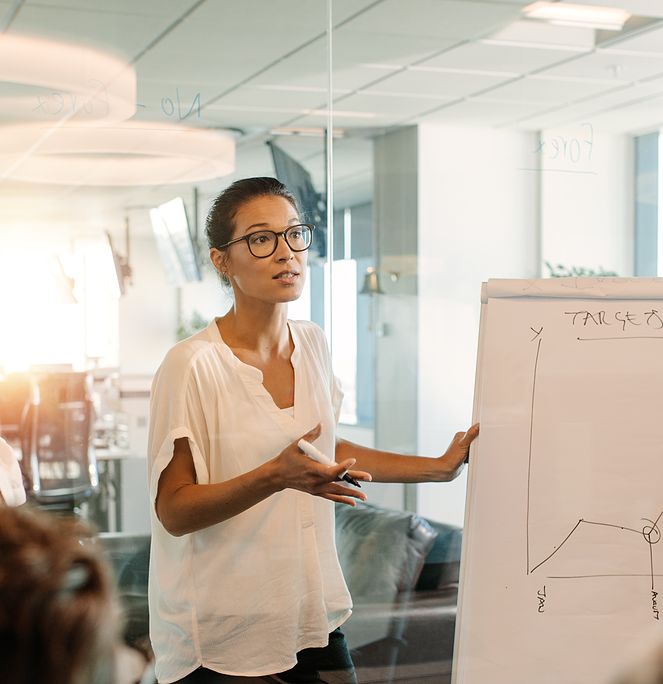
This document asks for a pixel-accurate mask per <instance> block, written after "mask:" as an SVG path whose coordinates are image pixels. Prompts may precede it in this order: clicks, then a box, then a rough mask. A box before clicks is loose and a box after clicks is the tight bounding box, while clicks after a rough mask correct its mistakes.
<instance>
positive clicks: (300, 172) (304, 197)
mask: <svg viewBox="0 0 663 684" xmlns="http://www.w3.org/2000/svg"><path fill="white" fill-rule="evenodd" d="M267 145H269V149H270V150H271V153H272V159H273V161H274V173H275V176H276V178H278V180H280V181H281V183H284V184H285V185H286V186H287V188H288V190H290V192H291V193H292V194H293V195H294V196H295V199H296V200H297V203H298V204H299V208H300V210H301V218H302V221H304V222H305V223H312V224H314V225H315V231H314V232H313V244H312V245H311V254H312V255H313V256H315V257H318V258H320V259H324V258H325V257H326V256H327V204H326V202H325V199H324V196H323V195H322V194H320V193H319V192H317V191H316V189H315V187H314V186H313V180H312V179H311V174H310V173H309V172H308V171H307V170H306V169H305V168H304V167H303V166H302V165H301V164H300V163H299V162H298V161H297V160H296V159H293V158H292V157H291V156H290V155H289V154H288V153H287V152H286V151H285V150H283V149H282V148H281V147H279V146H278V145H276V144H275V143H273V142H271V141H268V142H267Z"/></svg>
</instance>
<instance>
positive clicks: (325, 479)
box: [274, 424, 371, 506]
mask: <svg viewBox="0 0 663 684" xmlns="http://www.w3.org/2000/svg"><path fill="white" fill-rule="evenodd" d="M320 433H321V426H320V424H318V425H316V427H314V428H313V430H310V431H309V432H307V433H306V434H305V435H302V436H301V437H300V438H299V439H305V440H306V441H307V442H313V441H315V440H316V439H317V438H318V437H320ZM299 439H297V440H295V441H294V442H292V443H291V444H289V445H288V446H287V447H286V448H285V449H284V450H283V451H282V452H281V453H280V454H279V455H278V456H277V457H276V458H275V459H274V465H275V467H276V472H277V477H278V478H279V483H280V485H281V487H282V489H298V490H299V491H300V492H306V493H307V494H312V495H313V496H320V497H322V498H323V499H329V500H330V501H336V502H338V503H343V504H347V505H349V506H354V505H355V499H359V500H360V501H365V500H366V494H365V493H364V492H362V491H360V490H358V489H356V488H355V487H352V486H349V485H347V484H345V482H344V481H343V480H338V476H339V475H341V474H342V473H344V472H345V471H347V472H348V474H349V475H351V476H352V477H354V478H355V479H356V480H363V481H365V482H369V481H370V480H371V476H370V474H369V473H366V472H364V471H363V470H350V468H351V467H352V466H353V465H354V464H355V459H354V458H348V459H346V460H345V461H343V462H341V463H335V464H333V465H323V464H322V463H318V462H317V461H314V460H313V459H312V458H309V457H308V456H307V455H306V454H305V453H304V452H303V451H302V450H301V449H300V448H299V447H298V446H297V443H298V442H299ZM328 457H329V458H330V459H331V460H333V454H332V455H331V456H330V455H328Z"/></svg>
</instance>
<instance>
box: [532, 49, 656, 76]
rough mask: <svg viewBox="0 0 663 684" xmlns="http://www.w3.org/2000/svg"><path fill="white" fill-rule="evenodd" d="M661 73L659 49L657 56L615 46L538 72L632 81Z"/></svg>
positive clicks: (552, 74) (550, 74)
mask: <svg viewBox="0 0 663 684" xmlns="http://www.w3.org/2000/svg"><path fill="white" fill-rule="evenodd" d="M657 74H663V53H662V54H661V56H660V57H653V56H651V55H647V56H640V55H631V54H623V53H620V52H619V51H618V50H613V49H605V50H597V51H596V52H594V53H591V54H588V55H579V56H578V57H577V58H576V59H574V60H573V61H571V62H567V63H566V64H560V65H559V66H553V67H550V68H547V69H544V70H543V71H542V72H541V75H544V76H561V77H569V76H570V77H573V78H594V79H607V80H610V79H614V80H615V81H616V82H619V81H621V82H624V81H626V82H632V81H638V80H640V79H642V78H648V77H650V76H654V75H657Z"/></svg>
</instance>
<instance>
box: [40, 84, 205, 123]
mask: <svg viewBox="0 0 663 684" xmlns="http://www.w3.org/2000/svg"><path fill="white" fill-rule="evenodd" d="M86 86H87V87H88V88H89V89H90V90H92V91H95V93H94V95H90V96H88V95H85V96H84V95H77V94H76V93H70V92H65V91H58V90H54V91H52V92H50V93H47V94H40V95H38V96H37V106H36V107H35V108H34V109H33V110H32V111H33V112H40V113H42V114H46V115H47V116H61V115H63V116H66V115H69V114H71V115H73V114H79V115H88V116H94V117H97V118H103V117H105V116H108V114H109V112H110V105H109V102H108V91H107V90H106V87H105V86H104V84H103V83H102V82H101V81H95V80H90V81H88V82H87V83H86ZM136 106H137V107H140V108H141V109H149V108H148V106H147V105H145V104H141V103H137V104H136ZM159 109H160V111H161V114H163V115H164V116H166V117H168V118H169V119H171V118H176V119H177V120H178V121H184V120H185V119H189V118H194V117H195V118H197V119H199V118H200V93H196V94H195V95H194V96H193V98H192V99H191V100H190V101H188V100H186V99H185V98H184V97H183V96H182V95H181V94H180V91H179V88H175V95H174V97H170V96H164V97H162V98H161V102H160V103H159Z"/></svg>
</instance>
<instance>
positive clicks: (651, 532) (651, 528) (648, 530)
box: [530, 511, 663, 593]
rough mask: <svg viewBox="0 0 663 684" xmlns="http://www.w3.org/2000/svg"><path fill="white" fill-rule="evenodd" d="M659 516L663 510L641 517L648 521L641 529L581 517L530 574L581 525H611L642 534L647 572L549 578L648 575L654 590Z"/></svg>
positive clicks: (659, 532)
mask: <svg viewBox="0 0 663 684" xmlns="http://www.w3.org/2000/svg"><path fill="white" fill-rule="evenodd" d="M661 516H663V511H661V513H659V516H658V518H656V520H651V519H649V518H642V520H643V521H644V522H646V523H649V524H647V525H645V526H644V527H643V528H642V529H641V530H636V529H635V528H633V527H626V526H625V525H615V524H613V523H606V522H600V521H597V520H584V519H583V518H580V520H578V522H577V523H576V524H575V525H574V526H573V528H572V529H571V531H570V532H569V533H568V534H567V535H566V537H564V539H563V540H562V541H561V542H560V543H559V544H557V545H556V546H555V550H554V551H553V552H552V553H551V554H549V555H548V556H546V557H545V558H544V559H543V560H542V561H540V562H539V563H537V564H536V565H535V566H534V567H533V568H532V569H531V570H530V574H532V573H533V572H534V571H535V570H537V569H538V568H540V567H542V566H543V565H545V563H547V562H548V561H549V560H550V559H551V558H552V557H553V556H554V555H555V554H556V553H557V552H558V551H559V550H560V549H561V548H562V547H563V546H564V544H566V542H567V541H569V539H570V538H571V537H572V536H573V535H574V534H575V532H576V531H577V530H578V529H579V527H580V526H581V525H598V526H601V527H612V528H615V529H618V530H622V531H623V532H634V533H635V534H638V535H640V536H642V538H643V539H644V540H645V542H646V543H647V546H648V547H649V573H648V574H628V575H619V574H615V575H610V574H605V573H602V574H596V575H563V576H558V577H555V576H552V575H551V576H550V579H580V578H587V577H650V578H651V590H652V593H654V591H655V585H654V578H655V577H659V575H657V574H656V573H655V572H654V544H658V543H659V542H660V541H661V530H660V528H659V526H658V522H659V520H660V519H661Z"/></svg>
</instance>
